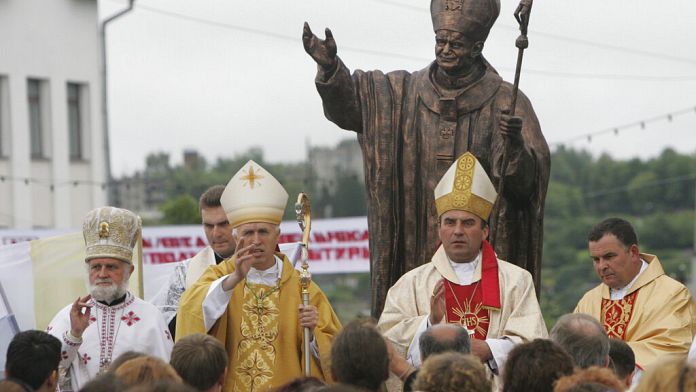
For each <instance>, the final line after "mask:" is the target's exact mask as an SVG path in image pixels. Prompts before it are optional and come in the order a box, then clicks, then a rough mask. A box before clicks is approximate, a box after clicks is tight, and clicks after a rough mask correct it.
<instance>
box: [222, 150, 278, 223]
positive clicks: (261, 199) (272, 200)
mask: <svg viewBox="0 0 696 392" xmlns="http://www.w3.org/2000/svg"><path fill="white" fill-rule="evenodd" d="M220 204H222V208H224V209H225V214H226V215H227V220H228V221H229V222H230V225H231V226H232V227H238V226H239V225H241V224H244V223H249V222H266V223H273V224H276V225H278V224H280V221H281V220H282V219H283V213H284V212H285V206H286V205H287V204H288V193H287V192H286V191H285V189H284V188H283V186H282V185H280V183H279V182H278V180H276V179H275V178H274V177H273V176H272V175H271V173H269V172H268V171H267V170H266V169H264V168H263V167H261V165H259V164H258V163H256V162H254V161H249V162H247V163H246V165H244V166H243V167H242V168H241V169H239V171H238V172H237V174H235V175H234V177H232V179H231V180H230V182H228V183H227V186H226V187H225V191H224V192H222V196H221V197H220Z"/></svg>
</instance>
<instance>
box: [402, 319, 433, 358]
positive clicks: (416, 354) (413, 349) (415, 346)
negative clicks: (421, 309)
mask: <svg viewBox="0 0 696 392" xmlns="http://www.w3.org/2000/svg"><path fill="white" fill-rule="evenodd" d="M428 328H430V315H427V316H425V317H424V318H423V321H421V322H420V324H419V325H418V329H417V330H416V333H415V334H414V335H413V339H412V340H411V344H410V345H409V346H408V353H407V354H406V360H407V361H409V362H410V363H411V365H413V367H415V368H419V367H420V365H421V353H420V336H421V335H422V334H423V332H425V331H426V330H427V329H428Z"/></svg>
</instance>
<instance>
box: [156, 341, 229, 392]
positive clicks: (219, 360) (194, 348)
mask: <svg viewBox="0 0 696 392" xmlns="http://www.w3.org/2000/svg"><path fill="white" fill-rule="evenodd" d="M169 363H170V364H171V365H172V367H173V368H174V370H176V372H177V373H178V374H179V376H181V378H182V379H183V380H184V382H185V383H186V384H188V385H190V386H192V387H193V388H195V389H196V390H198V391H220V390H222V385H223V384H224V383H225V377H226V376H227V363H228V358H227V352H226V351H225V347H224V346H223V345H222V343H220V341H219V340H217V339H215V338H214V337H212V336H210V335H205V334H201V333H197V334H193V335H189V336H186V337H184V338H182V339H181V340H179V341H178V342H176V344H175V345H174V349H172V357H171V359H170V361H169Z"/></svg>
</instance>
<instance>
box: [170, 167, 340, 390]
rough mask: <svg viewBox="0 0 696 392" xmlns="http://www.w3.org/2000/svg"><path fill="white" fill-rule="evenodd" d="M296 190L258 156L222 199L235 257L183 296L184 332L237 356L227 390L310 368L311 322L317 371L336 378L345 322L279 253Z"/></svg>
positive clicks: (281, 379) (276, 382) (180, 324)
mask: <svg viewBox="0 0 696 392" xmlns="http://www.w3.org/2000/svg"><path fill="white" fill-rule="evenodd" d="M287 200H288V194H287V192H286V191H285V189H283V187H282V185H280V183H279V182H278V181H277V180H276V179H275V178H273V176H272V175H271V174H270V173H269V172H267V171H266V170H265V169H263V168H262V167H261V166H260V165H259V164H257V163H256V162H254V161H249V162H247V164H246V165H244V167H242V169H240V170H239V171H238V172H237V174H235V175H234V177H232V179H231V180H230V182H229V183H228V184H227V187H226V189H225V192H224V193H223V194H222V197H221V199H220V202H221V204H222V207H223V208H224V209H225V213H226V214H227V219H228V221H229V222H230V225H231V226H232V227H233V228H234V230H233V235H234V236H235V239H236V241H237V250H236V252H235V254H234V256H233V257H232V258H230V259H227V260H225V261H223V262H222V263H220V264H219V265H214V266H210V267H208V269H207V271H206V272H205V273H204V274H203V275H202V276H201V278H200V279H199V280H198V282H196V283H195V284H194V285H193V286H192V287H191V288H189V289H187V290H186V291H185V292H184V295H183V296H182V297H181V302H180V308H179V314H180V317H179V320H178V321H177V326H176V327H177V328H176V337H177V339H181V338H183V337H185V336H187V335H190V334H192V333H196V332H202V333H206V332H207V333H208V334H210V335H213V336H215V337H216V338H218V339H219V340H220V341H221V342H223V344H224V345H225V348H226V349H227V352H228V355H229V357H230V365H229V372H228V373H227V379H226V380H225V385H224V387H223V390H224V391H244V392H255V391H267V390H269V389H272V388H274V387H278V386H280V385H283V384H285V383H287V382H289V381H291V380H293V379H294V378H297V377H301V376H302V375H303V374H304V369H303V368H304V360H303V358H304V352H303V351H304V349H303V344H302V339H303V338H302V336H303V328H304V327H308V328H309V329H310V331H311V343H310V351H311V353H310V355H311V357H312V360H311V372H312V376H315V377H318V378H320V379H328V378H329V377H330V374H331V373H330V366H329V365H330V364H329V363H328V356H329V353H330V350H331V344H332V342H333V339H334V336H335V335H336V334H337V333H338V330H339V329H340V328H341V324H340V322H339V321H338V318H337V317H336V314H335V313H334V311H333V309H332V308H331V305H330V304H329V301H328V300H327V299H326V296H324V293H322V292H321V290H320V289H319V287H318V286H317V285H316V284H314V283H312V284H311V285H310V287H309V305H308V306H304V305H303V304H302V296H301V293H300V290H301V287H300V280H299V273H298V272H297V271H296V270H295V269H294V268H293V266H292V264H291V263H290V261H289V260H288V258H287V257H286V256H285V255H283V254H282V253H275V250H276V246H277V245H278V236H279V234H280V227H279V224H280V221H281V219H282V217H283V212H284V211H285V206H286V204H287Z"/></svg>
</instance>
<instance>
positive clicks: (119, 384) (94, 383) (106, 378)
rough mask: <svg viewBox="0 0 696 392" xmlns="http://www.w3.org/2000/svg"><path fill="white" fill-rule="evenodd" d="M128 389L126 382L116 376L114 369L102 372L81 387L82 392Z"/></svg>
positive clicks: (112, 391) (115, 391)
mask: <svg viewBox="0 0 696 392" xmlns="http://www.w3.org/2000/svg"><path fill="white" fill-rule="evenodd" d="M125 390H126V384H124V383H123V381H121V379H120V378H118V377H116V375H115V374H114V373H113V370H111V368H109V371H108V372H106V373H104V374H101V375H99V376H97V377H95V378H93V379H91V380H90V381H88V382H87V383H86V384H85V385H83V386H82V388H80V392H121V391H125Z"/></svg>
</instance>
